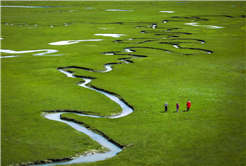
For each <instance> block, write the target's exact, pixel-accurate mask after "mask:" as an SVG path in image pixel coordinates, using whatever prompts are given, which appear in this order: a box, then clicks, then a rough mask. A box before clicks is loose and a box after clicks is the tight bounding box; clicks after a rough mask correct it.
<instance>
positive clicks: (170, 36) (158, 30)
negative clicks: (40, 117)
mask: <svg viewBox="0 0 246 166" xmlns="http://www.w3.org/2000/svg"><path fill="white" fill-rule="evenodd" d="M5 7H8V6H5ZM12 7H13V6H12ZM160 12H172V11H160ZM243 18H244V17H243ZM177 19H178V20H177ZM180 19H181V18H180V17H172V20H163V21H162V23H168V22H171V21H174V22H179V21H181V22H184V21H183V20H180ZM182 19H184V20H185V21H186V20H187V19H188V20H190V19H195V21H208V20H207V19H203V18H200V17H196V16H192V17H183V18H182ZM5 24H6V23H5ZM7 24H8V25H9V23H7ZM91 24H125V25H139V24H147V25H148V26H147V27H146V26H137V27H135V28H151V29H152V30H144V31H141V32H140V33H141V34H146V33H149V34H153V35H155V36H164V37H159V38H156V37H154V38H129V39H124V40H115V41H113V42H114V43H124V44H142V43H147V42H158V44H160V45H163V44H168V45H172V46H173V47H174V49H178V50H181V49H188V50H192V51H195V53H179V52H175V51H171V50H167V49H163V48H153V47H136V46H135V47H126V48H124V50H123V51H110V52H103V53H102V54H104V55H126V56H128V57H126V58H118V60H121V61H122V62H117V63H107V64H105V65H104V66H105V68H106V70H104V71H95V70H93V69H89V68H83V67H76V66H68V67H59V68H57V70H58V71H59V72H62V73H63V74H65V75H66V76H67V77H71V78H81V79H82V81H80V82H78V83H77V85H78V86H81V87H83V88H87V89H90V90H93V91H96V92H98V93H101V94H103V95H105V96H106V97H108V98H109V99H110V100H112V101H114V102H116V103H117V104H118V105H119V106H120V107H121V108H122V112H121V113H120V114H118V115H115V116H110V117H101V116H95V115H87V114H83V113H76V112H72V111H71V112H69V111H56V112H55V111H53V112H52V111H47V112H48V114H46V115H45V117H46V118H47V119H49V120H54V121H58V122H61V123H66V124H68V125H69V126H71V127H72V128H74V129H76V130H78V131H80V132H83V133H85V134H86V135H88V136H89V137H91V138H92V139H93V140H95V141H97V142H98V143H99V144H100V145H102V146H103V147H105V148H107V149H109V151H108V152H105V153H95V154H88V155H86V156H80V157H78V158H73V159H71V158H69V159H61V160H62V161H61V160H57V159H48V160H49V161H48V162H47V161H41V163H42V164H40V163H36V162H35V165H46V166H48V165H65V164H74V163H82V162H94V161H100V160H104V159H106V158H110V157H113V156H115V155H117V154H118V153H119V152H121V151H122V146H119V144H117V143H114V142H112V141H111V142H110V141H108V139H106V138H105V137H104V136H102V135H99V134H96V133H94V132H92V131H91V130H88V129H87V128H86V127H83V126H82V125H80V124H78V123H75V122H73V121H70V120H64V119H61V114H62V113H67V112H69V113H73V114H76V115H80V116H88V117H92V118H121V117H124V116H127V115H129V114H131V113H132V112H133V107H132V106H130V105H129V104H128V103H127V102H126V101H124V100H123V99H122V98H121V97H118V96H119V95H118V94H115V93H112V92H108V91H105V90H103V89H100V88H97V87H95V86H93V85H91V84H90V82H91V81H92V80H93V79H95V78H90V77H84V76H76V75H75V74H74V73H72V72H71V71H69V69H70V68H77V69H82V70H86V71H90V72H102V73H103V72H109V71H111V70H112V69H113V68H112V65H114V64H123V63H124V64H126V63H133V62H132V61H130V60H129V59H131V58H143V57H147V56H145V55H136V54H133V52H136V50H133V49H155V50H160V51H164V52H166V53H173V54H178V55H199V54H211V53H213V52H212V51H210V50H205V49H200V48H187V47H181V46H180V44H182V43H201V44H203V43H205V41H204V40H201V39H191V38H180V35H190V34H191V33H186V32H170V31H172V30H176V29H180V28H172V29H167V30H162V29H164V28H162V27H159V26H157V23H150V22H125V23H123V22H113V23H91ZM184 25H191V26H201V25H198V23H185V24H184ZM201 27H206V28H212V29H218V28H223V27H218V26H211V25H205V26H204V25H203V26H201ZM153 29H155V30H153ZM95 35H96V36H109V37H116V38H118V37H121V36H126V35H124V34H95ZM1 39H3V38H1ZM101 40H102V39H87V40H67V41H58V42H52V43H49V45H69V44H76V43H79V42H88V41H101ZM0 52H2V53H9V54H22V53H33V52H41V53H36V54H33V55H36V56H43V55H46V54H52V53H56V52H58V50H54V49H38V50H27V51H14V50H9V49H1V50H0ZM16 56H19V55H14V56H6V57H9V58H10V57H16ZM6 57H2V58H6ZM33 164H34V163H33Z"/></svg>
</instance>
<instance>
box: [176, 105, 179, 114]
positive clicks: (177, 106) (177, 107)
mask: <svg viewBox="0 0 246 166" xmlns="http://www.w3.org/2000/svg"><path fill="white" fill-rule="evenodd" d="M176 109H177V111H176V112H178V111H179V103H177V104H176Z"/></svg>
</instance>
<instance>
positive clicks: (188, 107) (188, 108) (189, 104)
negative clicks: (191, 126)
mask: <svg viewBox="0 0 246 166" xmlns="http://www.w3.org/2000/svg"><path fill="white" fill-rule="evenodd" d="M186 106H187V111H189V110H190V106H191V103H190V100H188V101H187V103H186Z"/></svg>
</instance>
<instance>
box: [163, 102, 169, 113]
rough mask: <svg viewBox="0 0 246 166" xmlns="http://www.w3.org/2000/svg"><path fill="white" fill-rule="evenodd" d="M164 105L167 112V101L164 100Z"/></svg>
mask: <svg viewBox="0 0 246 166" xmlns="http://www.w3.org/2000/svg"><path fill="white" fill-rule="evenodd" d="M164 106H165V112H167V106H168V104H167V101H166V103H165V104H164Z"/></svg>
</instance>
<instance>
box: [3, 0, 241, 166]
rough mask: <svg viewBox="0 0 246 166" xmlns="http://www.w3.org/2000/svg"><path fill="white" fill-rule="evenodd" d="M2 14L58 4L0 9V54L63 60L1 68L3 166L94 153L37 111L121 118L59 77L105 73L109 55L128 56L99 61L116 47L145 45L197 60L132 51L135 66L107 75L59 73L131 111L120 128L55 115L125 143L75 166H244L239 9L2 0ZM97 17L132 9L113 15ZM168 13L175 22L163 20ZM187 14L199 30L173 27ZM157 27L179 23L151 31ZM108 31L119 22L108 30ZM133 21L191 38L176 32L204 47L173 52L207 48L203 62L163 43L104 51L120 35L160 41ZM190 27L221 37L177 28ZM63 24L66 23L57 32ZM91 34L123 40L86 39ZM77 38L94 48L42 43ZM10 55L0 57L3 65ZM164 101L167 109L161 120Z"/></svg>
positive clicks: (21, 60) (115, 123) (79, 136)
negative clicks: (87, 80)
mask: <svg viewBox="0 0 246 166" xmlns="http://www.w3.org/2000/svg"><path fill="white" fill-rule="evenodd" d="M1 5H26V6H56V7H50V8H7V7H2V8H1V22H2V24H1V37H2V38H4V39H2V40H1V49H10V50H15V51H23V50H37V49H56V50H58V52H57V53H54V55H55V54H62V55H61V56H34V55H33V54H34V53H25V54H18V55H20V56H19V57H15V58H2V59H1V165H3V166H7V165H10V164H20V163H22V162H23V163H27V162H28V161H38V160H45V159H51V158H52V159H59V158H64V157H71V156H74V155H76V154H83V153H85V152H86V151H89V150H92V149H97V150H103V149H102V147H101V146H100V145H99V144H98V143H97V142H94V141H93V140H92V139H91V138H89V137H88V136H87V135H85V134H83V133H80V132H77V131H75V130H74V129H71V128H70V127H69V126H67V125H66V124H63V123H59V122H55V121H50V120H48V119H46V118H45V117H44V116H43V112H44V111H49V110H78V111H85V112H87V113H90V114H97V115H111V114H113V113H119V112H120V111H121V108H120V107H119V106H118V105H117V104H116V103H114V102H113V101H111V100H109V99H108V98H106V97H105V96H104V95H102V94H100V93H97V92H95V91H92V90H89V89H85V88H82V87H80V86H77V85H76V83H77V82H79V81H81V79H79V78H68V77H66V76H65V75H64V74H63V73H60V72H59V71H58V70H57V68H58V67H66V66H79V67H86V68H91V69H95V70H104V69H105V67H104V64H106V63H111V62H121V61H119V60H118V58H126V57H130V56H129V55H126V54H127V53H123V54H125V55H103V54H101V53H102V52H110V51H123V50H124V48H126V47H154V48H162V49H167V50H170V51H173V52H179V53H185V54H189V53H195V52H198V53H199V54H198V55H180V54H173V53H167V52H165V51H161V50H156V49H147V48H134V50H136V52H134V54H137V55H145V56H147V57H145V58H132V59H129V60H131V61H133V62H134V63H128V64H120V65H113V70H112V71H111V72H108V73H93V72H88V71H84V70H79V69H69V70H71V71H73V72H76V74H77V75H80V76H90V77H96V78H97V79H94V80H93V81H92V82H91V84H92V85H94V86H96V87H99V88H102V89H105V90H107V91H110V92H113V93H116V94H118V95H120V96H121V97H122V98H123V99H124V100H125V101H127V102H128V103H129V104H130V105H131V106H133V108H134V112H133V113H132V114H130V115H128V116H126V117H123V118H119V119H107V118H104V119H98V118H96V119H95V118H89V117H79V116H76V115H73V114H69V113H66V114H63V115H62V116H64V117H68V118H72V119H76V120H78V121H81V122H84V123H85V124H87V125H88V126H90V127H91V128H95V129H97V130H99V131H101V132H103V133H104V134H106V135H107V136H108V137H110V138H112V139H113V140H114V141H116V142H118V143H120V144H122V145H127V144H133V146H130V147H126V148H125V149H124V150H123V151H122V152H120V153H119V154H118V155H117V156H115V157H113V158H110V159H106V160H104V161H99V162H93V163H83V164H75V165H86V166H87V165H88V166H91V165H114V166H129V165H132V166H138V165H151V166H152V165H153V166H155V165H168V166H172V165H173V166H174V165H175V166H177V165H180V166H181V165H184V166H187V165H194V166H197V165H214V166H218V165H228V166H231V165H245V28H246V27H245V18H243V17H240V16H242V15H244V14H245V2H243V1H241V2H240V1H238V2H234V1H231V2H230V1H223V2H221V1H218V2H212V1H208V2H198V1H187V2H186V1H185V3H184V2H183V3H178V2H176V1H122V2H112V1H107V2H99V1H91V2H85V1H84V2H83V1H73V2H70V1H55V2H48V1H45V2H44V1H37V2H28V1H22V2H21V1H19V2H17V1H16V2H14V1H2V2H1ZM105 9H124V10H133V11H115V12H112V11H105ZM58 10H59V11H60V12H58ZM71 10H74V11H73V12H71ZM159 11H175V12H174V13H161V12H159ZM224 15H229V16H233V18H229V17H226V16H224ZM173 16H179V17H180V18H171V17H173ZM191 16H199V17H201V18H206V19H208V21H202V20H200V21H192V19H187V18H183V17H191ZM181 17H182V18H181ZM162 20H177V21H169V22H168V23H161V22H162ZM115 22H124V24H122V25H120V24H113V23H115ZM139 22H149V23H158V27H162V28H163V29H161V30H165V29H171V28H180V29H175V30H172V31H171V32H187V33H192V34H189V35H188V34H181V35H179V36H180V37H179V38H189V39H200V40H204V41H205V43H204V44H201V43H199V42H194V43H183V44H180V46H182V47H188V48H200V49H205V50H211V51H213V53H212V54H206V53H205V52H203V51H196V50H190V49H177V48H174V47H173V46H172V45H168V44H158V42H157V41H154V42H146V43H143V44H131V43H130V42H129V41H128V42H125V43H124V42H123V43H114V42H113V41H114V40H124V39H129V38H162V37H164V36H155V35H154V34H151V33H146V34H143V33H140V31H141V30H154V29H151V28H149V27H148V26H149V25H150V24H144V23H141V24H139ZM190 22H198V23H199V25H216V26H220V27H223V28H221V29H209V28H205V27H202V26H190V25H184V23H190ZM6 23H7V24H6ZM8 23H12V24H15V25H8ZM64 23H68V24H69V26H64ZM109 23H110V24H109ZM17 24H18V25H17ZM34 24H37V25H38V26H36V27H35V26H34ZM19 25H22V26H19ZM25 25H28V26H25ZM51 25H53V26H54V27H50V26H51ZM136 26H142V27H139V28H135V27H136ZM29 27H35V28H29ZM102 28H107V29H102ZM157 30H160V29H157ZM100 33H117V34H125V35H127V36H122V37H120V38H112V37H103V36H95V34H100ZM86 39H103V41H88V42H80V43H77V44H71V45H63V46H59V45H58V46H56V45H49V43H51V42H57V41H64V40H86ZM142 40H143V39H137V40H136V41H138V42H139V41H142ZM165 41H166V40H165V39H163V42H165ZM175 41H176V40H175ZM8 55H10V54H8V53H1V56H8ZM50 55H52V54H50ZM187 100H190V101H191V103H192V105H191V110H190V111H189V112H185V110H186V101H187ZM166 101H167V102H168V103H169V108H168V112H166V113H164V107H163V105H164V103H165V102H166ZM177 102H179V104H180V110H179V112H178V113H176V110H175V104H176V103H177Z"/></svg>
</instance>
